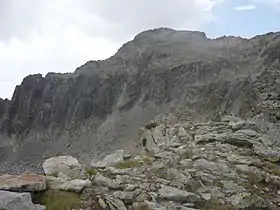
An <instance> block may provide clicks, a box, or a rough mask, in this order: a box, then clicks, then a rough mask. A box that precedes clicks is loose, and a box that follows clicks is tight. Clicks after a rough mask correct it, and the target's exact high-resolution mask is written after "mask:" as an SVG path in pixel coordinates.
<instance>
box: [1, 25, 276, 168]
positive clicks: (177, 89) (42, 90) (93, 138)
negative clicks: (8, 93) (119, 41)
mask: <svg viewBox="0 0 280 210" xmlns="http://www.w3.org/2000/svg"><path fill="white" fill-rule="evenodd" d="M279 46H280V33H269V34H265V35H262V36H257V37H254V38H252V39H243V38H240V37H221V38H217V39H208V38H207V37H206V36H205V34H204V33H202V32H191V31H175V30H172V29H166V28H160V29H155V30H149V31H146V32H142V33H141V34H139V35H137V36H136V37H135V38H134V40H132V41H130V42H128V43H126V44H124V45H123V46H122V47H121V48H120V49H119V51H118V52H117V53H116V54H115V55H114V56H112V57H111V58H109V59H107V60H104V61H89V62H87V63H86V64H84V65H83V66H81V67H79V68H78V69H77V70H76V71H75V72H74V73H73V74H55V73H49V74H47V75H46V76H45V77H42V75H40V74H38V75H31V76H28V77H26V78H25V79H24V80H23V82H22V84H21V85H19V86H17V87H16V89H15V92H14V95H13V97H12V100H11V102H10V103H9V107H8V108H7V110H6V108H5V111H2V110H3V108H1V111H0V113H1V112H2V113H3V112H5V114H2V118H3V120H2V123H1V124H2V125H1V133H2V137H1V142H2V144H3V142H6V143H7V142H9V145H10V146H6V147H7V148H9V149H10V147H11V148H13V150H14V153H12V154H10V155H7V156H6V157H5V158H3V159H2V162H6V164H5V166H3V170H6V169H5V168H6V167H7V166H8V168H9V169H11V170H13V168H14V167H13V166H12V165H13V164H14V163H15V162H16V164H17V166H18V165H22V170H23V169H26V168H28V170H33V169H34V170H37V166H36V164H40V163H41V160H42V159H44V158H46V157H49V156H53V155H56V154H58V153H59V154H71V155H75V156H80V159H82V160H84V161H87V160H88V159H89V158H96V157H100V155H104V154H106V153H109V152H111V151H113V150H115V149H116V148H123V147H133V146H134V144H135V142H137V132H138V130H139V127H140V126H143V125H145V123H147V122H149V121H150V120H151V119H153V118H154V117H155V116H157V115H158V114H160V113H172V114H173V115H175V117H176V118H178V120H191V119H194V120H205V119H209V118H215V117H218V116H219V115H220V114H225V113H233V114H235V115H238V116H241V117H255V118H261V119H265V120H268V121H272V122H277V121H279V116H280V113H279V111H278V110H279V109H278V108H279V97H280V96H279V93H280V89H279V88H280V87H279V79H278V78H279V71H280V63H279V55H280V53H279V49H280V47H279ZM0 105H1V101H0ZM2 107H3V106H2ZM3 116H5V117H3ZM0 119H1V116H0ZM7 139H8V140H7ZM5 145H6V144H5ZM3 150H4V149H3ZM30 163H33V164H34V168H30ZM0 164H1V163H0ZM2 165H3V164H2ZM18 170H19V169H18Z"/></svg>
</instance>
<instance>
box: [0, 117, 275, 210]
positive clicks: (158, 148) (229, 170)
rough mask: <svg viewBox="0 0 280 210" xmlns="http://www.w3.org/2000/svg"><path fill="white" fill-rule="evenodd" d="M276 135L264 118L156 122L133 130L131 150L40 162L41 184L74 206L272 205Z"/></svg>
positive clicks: (157, 209)
mask: <svg viewBox="0 0 280 210" xmlns="http://www.w3.org/2000/svg"><path fill="white" fill-rule="evenodd" d="M278 138H279V136H277V128H274V127H273V126H271V124H265V123H264V122H258V121H255V120H243V119H240V118H236V117H233V116H225V117H222V118H221V119H219V120H217V121H216V122H213V121H211V122H208V123H196V124H194V123H191V122H186V123H178V124H169V123H168V121H166V120H165V121H164V120H156V121H154V122H151V123H150V124H148V125H146V126H145V128H143V129H142V130H141V132H140V136H139V140H140V142H141V144H142V145H141V146H142V149H141V150H142V151H141V152H140V153H138V154H132V153H131V152H129V151H126V150H118V151H116V152H115V153H112V154H109V155H108V156H106V157H105V158H104V159H103V160H101V161H92V163H91V164H90V166H86V167H82V166H81V165H80V163H79V162H78V161H77V160H76V159H75V158H73V157H69V156H68V157H67V156H61V157H54V158H50V159H48V160H46V161H45V162H44V163H43V168H44V171H45V174H46V176H45V181H46V188H47V189H59V190H66V191H75V192H81V193H82V194H81V195H82V198H81V202H80V206H79V207H78V208H75V209H77V210H90V209H109V210H127V209H135V210H142V209H151V210H161V209H162V210H165V209H181V210H195V209H207V210H209V209H210V210H212V209H213V210H215V209H221V210H224V209H230V210H231V209H252V210H253V209H254V210H258V209H271V210H276V209H279V208H280V147H279V141H278ZM82 174H83V175H82ZM33 186H36V187H37V190H38V189H41V190H42V189H43V187H44V185H33ZM38 186H39V188H38ZM0 188H1V179H0ZM29 189H30V188H29ZM6 190H7V189H6ZM8 190H9V189H8ZM0 192H1V191H0ZM0 196H1V194H0ZM1 204H2V203H1ZM0 206H1V205H0ZM40 208H41V206H40ZM8 209H12V208H8ZM47 209H48V207H47ZM73 209H74V207H73ZM60 210H62V209H60Z"/></svg>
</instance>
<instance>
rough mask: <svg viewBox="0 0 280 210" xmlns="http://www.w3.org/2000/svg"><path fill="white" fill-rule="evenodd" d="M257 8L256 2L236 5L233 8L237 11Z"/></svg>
mask: <svg viewBox="0 0 280 210" xmlns="http://www.w3.org/2000/svg"><path fill="white" fill-rule="evenodd" d="M254 9H256V5H254V4H248V5H243V6H238V7H234V8H233V10H235V11H247V10H254Z"/></svg>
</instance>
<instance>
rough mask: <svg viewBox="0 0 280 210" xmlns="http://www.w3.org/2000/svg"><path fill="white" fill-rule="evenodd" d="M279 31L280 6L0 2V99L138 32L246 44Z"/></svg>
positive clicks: (248, 0) (253, 1)
mask: <svg viewBox="0 0 280 210" xmlns="http://www.w3.org/2000/svg"><path fill="white" fill-rule="evenodd" d="M279 23H280V0H48V1H47V0H0V28H1V33H0V97H2V98H9V99H10V98H11V97H12V94H13V91H14V88H15V86H16V85H19V84H20V83H21V81H22V79H23V78H24V77H25V76H28V75H30V74H36V73H41V74H43V75H45V74H46V73H48V72H62V73H64V72H73V71H75V69H76V68H77V67H79V66H81V65H82V64H84V63H86V62H87V61H89V60H102V59H106V58H108V57H110V56H112V55H113V54H114V53H116V51H117V49H118V48H120V46H121V45H122V44H124V43H125V42H127V41H129V40H131V39H133V37H134V36H135V35H137V34H138V33H140V32H141V31H144V30H148V29H153V28H159V27H169V28H173V29H178V30H199V31H204V32H205V33H206V34H207V36H208V37H210V38H215V37H219V36H223V35H235V36H242V37H247V38H250V37H253V36H255V35H258V34H263V33H267V32H271V31H280V24H279Z"/></svg>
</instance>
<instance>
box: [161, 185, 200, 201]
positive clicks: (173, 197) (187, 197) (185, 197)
mask: <svg viewBox="0 0 280 210" xmlns="http://www.w3.org/2000/svg"><path fill="white" fill-rule="evenodd" d="M158 194H159V198H161V199H165V200H168V201H175V202H190V203H194V202H198V201H199V200H200V197H199V196H198V195H197V194H195V193H191V192H187V191H185V190H180V189H177V188H175V187H169V186H164V187H162V188H161V189H159V191H158Z"/></svg>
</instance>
